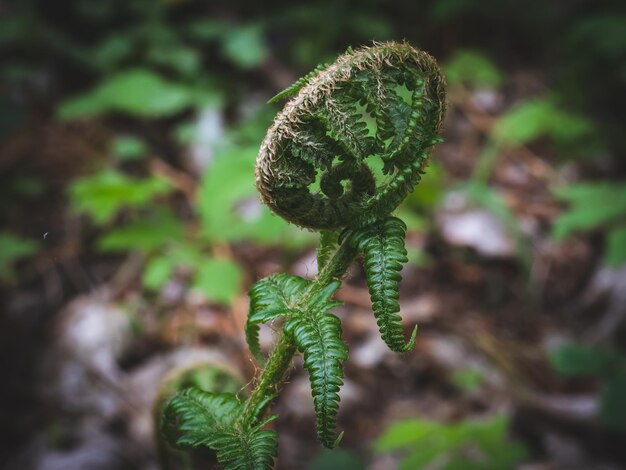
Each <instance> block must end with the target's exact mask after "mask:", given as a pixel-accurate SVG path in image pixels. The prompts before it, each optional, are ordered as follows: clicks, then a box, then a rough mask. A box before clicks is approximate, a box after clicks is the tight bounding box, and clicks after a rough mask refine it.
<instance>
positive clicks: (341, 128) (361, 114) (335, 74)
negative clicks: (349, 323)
mask: <svg viewBox="0 0 626 470" xmlns="http://www.w3.org/2000/svg"><path fill="white" fill-rule="evenodd" d="M284 98H289V101H288V102H287V104H286V105H285V107H284V108H283V110H282V111H281V112H280V113H278V115H277V116H276V118H275V119H274V122H273V124H272V126H271V127H270V128H269V130H268V132H267V135H266V137H265V139H264V141H263V143H262V145H261V148H260V151H259V156H258V158H257V165H256V183H257V188H258V190H259V193H260V195H261V199H262V200H263V202H264V203H265V204H267V205H268V206H269V207H270V209H271V210H272V211H273V212H274V213H275V214H277V215H279V216H281V217H283V218H285V219H286V220H287V221H289V222H292V223H294V224H296V225H299V226H301V227H304V228H307V229H311V230H319V231H321V236H320V248H319V250H318V267H319V273H318V275H317V277H316V278H315V279H314V280H307V279H303V278H300V277H298V276H293V275H288V274H273V275H271V276H268V277H266V278H264V279H261V280H260V281H258V282H257V283H255V284H254V285H253V286H252V288H251V289H250V310H249V314H248V320H247V323H246V327H245V334H246V340H247V342H248V344H249V347H250V350H251V352H252V354H253V356H254V357H256V359H257V360H258V362H259V363H260V364H261V365H262V366H263V369H262V371H261V373H260V374H259V375H258V377H257V378H256V380H255V388H254V390H253V391H252V393H251V394H250V396H249V397H248V398H247V399H244V398H241V397H235V396H233V395H228V396H226V395H224V394H210V393H208V392H201V391H198V390H195V391H194V390H188V391H184V392H181V393H179V394H177V395H176V396H175V397H174V398H173V399H172V400H171V401H170V402H169V405H168V407H167V408H166V410H165V413H164V416H165V418H164V423H167V425H168V426H169V427H168V426H166V429H169V430H170V433H169V434H170V442H172V444H176V445H182V446H206V447H209V448H211V449H213V450H214V451H215V452H216V454H217V457H218V459H219V460H220V462H221V463H222V464H223V465H224V467H225V468H227V469H239V468H250V469H256V468H270V467H271V466H272V464H273V459H274V457H275V456H276V450H277V440H276V433H275V432H274V431H271V430H268V429H265V426H266V424H267V423H269V422H270V421H272V420H273V419H275V416H271V417H270V418H266V414H267V410H268V408H269V406H270V405H271V402H272V401H273V400H274V399H275V398H276V396H277V394H278V391H279V389H280V387H281V385H282V384H283V383H284V381H285V380H286V378H287V373H288V371H289V368H290V365H291V359H292V358H293V355H294V354H296V353H297V352H299V353H301V354H302V355H303V357H304V368H305V370H306V372H307V373H308V375H309V379H310V383H311V393H312V396H313V402H314V409H315V416H316V423H317V435H318V438H319V440H320V442H321V443H322V444H323V445H324V446H326V447H331V448H332V447H334V446H336V445H337V444H338V442H339V441H340V439H341V436H342V435H343V433H341V434H340V435H339V436H338V437H337V436H336V432H335V427H336V424H337V413H338V410H339V402H340V395H339V391H340V387H341V386H342V385H343V362H344V361H346V360H347V359H348V346H347V345H346V343H345V342H344V341H343V339H342V331H341V321H340V319H339V318H338V317H337V316H336V315H334V314H333V313H331V310H332V309H333V308H334V307H335V306H337V305H338V304H339V302H337V301H334V300H333V295H334V293H335V291H336V290H337V289H338V288H339V286H340V284H341V280H342V277H343V276H344V274H345V272H346V270H347V269H348V267H349V265H350V264H351V263H352V262H353V261H354V259H355V258H356V257H357V256H359V255H362V257H363V265H364V271H365V274H366V279H367V284H368V289H369V293H370V297H371V301H372V309H373V312H374V315H375V317H376V322H377V324H378V327H379V330H380V333H381V336H382V338H383V340H384V341H385V343H386V344H387V345H388V347H389V348H390V349H391V350H393V351H396V352H407V351H409V350H411V349H412V348H413V345H414V343H415V335H416V329H414V330H413V333H412V335H411V336H410V339H409V340H408V341H407V340H406V339H405V336H404V329H403V327H402V322H401V317H400V314H399V312H400V306H399V303H398V296H399V294H398V283H399V282H400V279H401V276H400V270H401V268H402V265H403V264H404V263H406V261H407V258H406V249H405V246H404V236H405V231H406V226H405V224H404V223H403V222H402V221H401V220H400V219H398V218H396V217H393V216H392V215H391V212H392V211H393V210H394V209H395V208H396V207H397V206H398V204H400V202H401V201H402V200H403V199H404V198H405V197H406V195H407V194H409V193H410V192H411V191H412V190H413V188H414V187H415V185H416V184H417V183H418V182H419V181H420V178H421V176H422V174H423V171H424V168H425V166H426V164H427V160H428V156H429V153H430V150H431V148H432V147H433V146H434V145H435V144H436V143H438V142H440V141H441V139H440V138H439V137H438V133H439V130H440V126H441V123H442V120H443V115H444V112H445V82H444V79H443V76H442V74H441V72H440V70H439V67H438V66H437V63H436V62H435V60H434V59H433V58H432V57H431V56H429V55H428V54H426V53H425V52H422V51H419V50H417V49H415V48H413V47H412V46H410V45H409V44H407V43H396V42H388V43H382V44H374V45H373V46H371V47H365V48H361V49H358V50H351V49H349V50H348V51H347V52H346V53H345V54H343V55H341V56H340V57H339V58H338V59H337V60H336V61H335V62H333V63H331V64H329V65H324V66H320V67H318V68H316V69H315V70H313V71H312V72H310V73H309V74H307V75H305V76H304V77H303V78H301V79H300V80H298V81H297V82H296V83H294V84H293V85H292V86H291V87H289V88H287V89H286V90H284V91H282V92H281V93H279V94H278V95H276V97H274V98H273V99H272V101H278V100H281V99H284ZM375 159H379V160H380V162H379V163H380V164H379V165H374V164H373V163H374V160H375ZM376 168H380V170H378V171H377V170H376ZM262 323H271V324H272V326H273V328H274V329H275V330H276V332H277V335H278V339H277V341H276V344H275V347H274V349H273V351H272V352H271V354H270V355H269V356H268V357H267V358H266V357H264V356H263V354H262V351H261V347H260V345H259V336H258V335H259V325H260V324H262ZM172 428H174V429H176V432H175V433H172V432H171V429H172Z"/></svg>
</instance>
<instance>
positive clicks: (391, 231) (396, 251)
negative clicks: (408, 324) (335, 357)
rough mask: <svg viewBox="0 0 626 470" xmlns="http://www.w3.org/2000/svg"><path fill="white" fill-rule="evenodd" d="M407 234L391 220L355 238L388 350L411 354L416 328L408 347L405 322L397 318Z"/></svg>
mask: <svg viewBox="0 0 626 470" xmlns="http://www.w3.org/2000/svg"><path fill="white" fill-rule="evenodd" d="M405 232H406V225H405V224H404V222H402V221H401V220H400V219H397V218H395V217H389V218H387V219H385V220H382V221H379V222H376V223H374V224H372V225H368V226H366V227H364V228H361V229H359V230H358V231H356V232H355V233H354V236H353V238H352V242H353V243H354V244H355V247H356V248H357V249H358V250H359V251H360V252H361V253H363V265H364V268H365V274H366V276H367V286H368V289H369V292H370V297H371V299H372V309H373V310H374V315H375V316H376V323H377V324H378V327H379V329H380V333H381V335H382V338H383V340H384V341H385V343H386V344H387V346H389V348H390V349H391V350H392V351H396V352H406V351H409V350H411V349H412V348H413V345H414V344H415V335H416V333H417V327H415V329H414V330H413V334H412V335H411V338H410V339H409V341H408V343H406V344H405V342H404V332H403V329H402V318H401V317H400V315H399V314H398V312H399V311H400V304H399V303H398V297H399V292H398V289H399V287H398V284H399V282H400V280H401V279H402V276H401V275H400V270H401V269H402V265H403V264H404V263H406V262H407V256H406V249H405V247H404V235H405Z"/></svg>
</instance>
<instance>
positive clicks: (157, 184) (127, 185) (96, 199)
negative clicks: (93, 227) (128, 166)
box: [69, 170, 171, 224]
mask: <svg viewBox="0 0 626 470" xmlns="http://www.w3.org/2000/svg"><path fill="white" fill-rule="evenodd" d="M170 190H171V188H170V186H169V185H168V184H167V183H166V182H165V181H163V180H161V179H158V178H153V177H151V178H144V179H141V180H136V179H133V178H130V177H128V176H126V175H124V174H123V173H120V172H118V171H113V170H104V171H100V172H98V173H96V174H95V175H92V176H86V177H83V178H79V179H77V180H75V181H74V182H73V183H72V184H71V186H70V188H69V194H70V200H71V204H72V207H73V209H74V211H76V212H78V213H81V214H86V215H88V216H89V217H91V219H92V220H93V221H94V222H95V223H96V224H104V223H106V222H108V221H110V220H111V219H112V218H113V216H115V214H116V213H117V212H118V211H119V210H121V209H123V208H131V207H132V208H137V207H142V206H144V205H146V204H147V203H148V202H149V201H150V200H151V199H152V198H153V197H155V196H158V195H162V194H166V193H168V192H169V191H170Z"/></svg>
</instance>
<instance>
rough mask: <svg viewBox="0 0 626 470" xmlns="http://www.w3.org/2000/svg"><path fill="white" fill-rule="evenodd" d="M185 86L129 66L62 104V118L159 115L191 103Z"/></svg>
mask: <svg viewBox="0 0 626 470" xmlns="http://www.w3.org/2000/svg"><path fill="white" fill-rule="evenodd" d="M194 101H195V99H194V93H193V92H192V90H191V89H189V88H188V87H186V86H183V85H180V84H177V83H172V82H168V81H166V80H165V79H163V78H161V77H160V76H159V75H157V74H156V73H154V72H151V71H149V70H145V69H131V70H127V71H124V72H119V73H117V74H115V75H113V76H111V77H109V78H106V79H105V80H104V81H103V82H101V83H100V84H99V85H98V86H97V87H96V88H95V89H94V90H92V91H90V92H87V93H85V94H83V95H79V96H77V97H74V98H72V99H70V100H68V101H65V102H64V103H62V104H61V106H60V108H59V110H58V115H59V117H60V118H61V119H77V118H84V117H91V116H95V115H98V114H102V113H106V112H109V111H116V112H120V113H125V114H130V115H132V116H137V117H147V118H150V117H152V118H158V117H165V116H171V115H174V114H177V113H179V112H180V111H182V110H184V109H185V108H187V107H189V106H191V105H193V104H194Z"/></svg>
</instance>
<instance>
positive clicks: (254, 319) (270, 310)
mask: <svg viewBox="0 0 626 470" xmlns="http://www.w3.org/2000/svg"><path fill="white" fill-rule="evenodd" d="M310 285H311V281H308V280H306V279H303V278H301V277H298V276H291V275H289V274H282V273H281V274H272V275H271V276H268V277H266V278H264V279H261V280H260V281H257V282H256V283H255V284H254V285H253V286H252V287H251V288H250V292H249V296H250V309H249V312H248V320H247V322H246V328H245V331H246V340H247V342H248V346H249V347H250V351H251V352H252V354H253V355H254V357H256V358H257V359H258V360H259V362H263V360H264V359H263V356H262V354H261V347H260V345H259V326H258V324H259V323H265V322H268V321H271V320H273V319H275V318H278V317H280V316H283V315H289V314H294V313H299V310H297V308H298V305H297V302H298V300H299V299H300V298H301V297H302V296H303V295H304V292H305V291H306V289H308V287H309V286H310Z"/></svg>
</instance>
